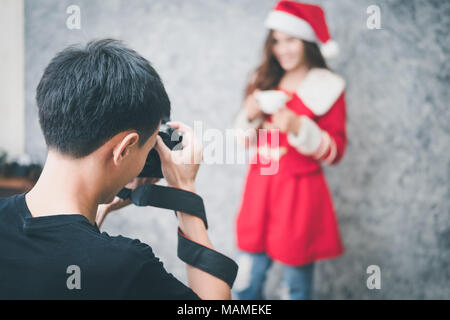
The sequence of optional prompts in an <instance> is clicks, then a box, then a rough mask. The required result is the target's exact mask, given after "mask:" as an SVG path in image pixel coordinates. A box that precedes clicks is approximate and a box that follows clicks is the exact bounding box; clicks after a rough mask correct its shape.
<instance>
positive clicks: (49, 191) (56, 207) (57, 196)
mask: <svg viewBox="0 0 450 320" xmlns="http://www.w3.org/2000/svg"><path fill="white" fill-rule="evenodd" d="M84 165H85V164H81V160H80V161H77V160H73V159H68V158H66V157H64V156H62V155H60V154H57V153H54V152H49V155H48V157H47V161H46V163H45V166H44V169H43V171H42V174H41V176H40V177H39V180H38V182H37V183H36V185H35V186H34V187H33V189H31V190H30V192H28V193H27V194H26V196H25V200H26V203H27V206H28V208H29V210H30V212H31V215H32V216H33V217H41V216H52V215H61V214H81V215H83V216H85V217H86V218H87V219H88V220H89V221H90V222H91V223H92V224H94V222H95V216H96V214H97V207H98V198H99V195H98V193H97V192H96V188H95V183H94V181H95V177H89V176H88V175H83V173H82V172H81V171H82V167H83V166H84ZM80 172H81V173H80Z"/></svg>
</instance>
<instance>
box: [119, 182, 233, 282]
mask: <svg viewBox="0 0 450 320" xmlns="http://www.w3.org/2000/svg"><path fill="white" fill-rule="evenodd" d="M117 196H118V197H119V198H122V199H128V198H129V199H130V200H131V202H132V203H133V204H135V205H136V206H140V207H142V206H153V207H158V208H163V209H171V210H174V211H175V213H176V211H180V212H183V213H187V214H190V215H193V216H196V217H199V218H200V219H202V221H203V223H204V224H205V227H206V229H208V222H207V220H206V213H205V206H204V205H203V199H202V198H201V197H200V196H199V195H197V194H195V193H193V192H189V191H186V190H181V189H177V188H171V187H164V186H158V185H154V184H144V185H141V186H139V187H137V188H136V189H135V190H130V189H127V188H123V189H122V190H121V191H120V192H119V193H118V194H117ZM177 254H178V258H180V259H181V260H182V261H184V262H185V263H187V264H189V265H191V266H193V267H196V268H199V269H200V270H203V271H205V272H207V273H209V274H211V275H213V276H215V277H217V278H219V279H221V280H223V281H225V282H226V283H227V284H228V285H229V286H230V287H232V286H233V282H234V280H235V278H236V275H237V270H238V266H237V264H236V262H234V261H233V260H232V259H230V258H229V257H227V256H225V255H223V254H221V253H219V252H217V251H215V250H212V249H210V248H208V247H205V246H203V245H201V244H199V243H196V242H194V241H192V240H191V239H189V238H188V237H187V236H186V235H185V234H184V233H183V231H182V230H181V229H180V228H178V249H177Z"/></svg>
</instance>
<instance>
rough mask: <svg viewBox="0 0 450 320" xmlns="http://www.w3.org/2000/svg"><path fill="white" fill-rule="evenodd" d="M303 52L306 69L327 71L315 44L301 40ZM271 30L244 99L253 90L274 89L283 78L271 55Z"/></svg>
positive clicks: (272, 42) (279, 66) (280, 69)
mask: <svg viewBox="0 0 450 320" xmlns="http://www.w3.org/2000/svg"><path fill="white" fill-rule="evenodd" d="M302 41H303V44H304V50H305V60H306V63H307V64H308V68H310V69H311V68H325V69H328V66H327V63H326V61H325V59H324V57H323V56H322V53H321V52H320V49H319V46H318V45H317V43H315V42H309V41H305V40H302ZM274 43H275V39H274V38H273V30H270V31H269V34H268V35H267V37H266V40H265V42H264V49H263V61H262V63H261V65H260V66H259V67H258V68H256V69H255V71H254V72H253V73H252V79H250V81H249V82H248V84H247V87H246V89H245V97H247V96H248V95H249V94H251V93H252V92H253V91H254V90H255V89H260V90H271V89H276V88H277V86H278V84H279V83H280V80H281V78H282V77H283V75H284V73H285V71H284V70H283V68H282V67H281V65H280V63H279V62H278V60H277V59H276V58H275V56H274V54H273V50H272V48H273V45H274Z"/></svg>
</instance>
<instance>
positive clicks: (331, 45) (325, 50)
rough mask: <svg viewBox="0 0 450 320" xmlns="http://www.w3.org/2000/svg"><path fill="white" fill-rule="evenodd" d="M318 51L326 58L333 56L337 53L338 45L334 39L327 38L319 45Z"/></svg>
mask: <svg viewBox="0 0 450 320" xmlns="http://www.w3.org/2000/svg"><path fill="white" fill-rule="evenodd" d="M320 52H321V53H322V55H323V56H324V57H325V58H327V59H331V58H335V57H337V56H338V55H339V45H338V43H337V42H336V41H334V40H328V41H327V42H326V43H324V44H322V45H321V46H320Z"/></svg>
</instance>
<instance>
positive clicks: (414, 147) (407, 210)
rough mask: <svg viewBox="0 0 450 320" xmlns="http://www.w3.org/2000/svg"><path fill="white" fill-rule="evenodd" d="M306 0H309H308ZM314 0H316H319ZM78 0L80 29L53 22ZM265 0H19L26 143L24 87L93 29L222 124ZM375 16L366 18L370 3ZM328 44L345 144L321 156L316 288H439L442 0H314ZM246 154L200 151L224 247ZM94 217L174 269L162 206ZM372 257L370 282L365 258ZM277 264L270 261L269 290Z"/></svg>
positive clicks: (446, 265) (429, 292) (445, 210)
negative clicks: (240, 157)
mask: <svg viewBox="0 0 450 320" xmlns="http://www.w3.org/2000/svg"><path fill="white" fill-rule="evenodd" d="M314 2H318V1H314ZM322 2H323V1H322ZM71 4H77V5H79V6H80V7H81V19H82V20H81V23H82V25H81V27H82V28H81V30H68V29H67V28H66V19H67V16H68V15H67V14H66V8H67V7H68V6H69V5H71ZM273 4H274V1H273V0H263V1H262V0H232V1H211V0H188V1H181V0H170V1H162V0H148V1H137V0H129V1H125V0H122V1H121V0H108V1H100V0H85V1H75V0H71V1H68V0H62V1H56V0H27V1H26V6H25V14H26V29H25V30H26V34H25V39H26V127H27V131H26V137H27V141H26V150H27V152H29V153H30V154H32V155H34V156H36V157H39V158H40V159H41V160H43V159H45V152H46V151H45V145H44V142H43V138H42V135H41V133H40V129H39V125H38V121H37V113H36V106H35V102H34V92H35V88H36V85H37V83H38V81H39V78H40V76H41V74H42V72H43V68H44V67H45V66H46V64H47V63H48V62H49V60H50V59H51V57H52V56H53V55H54V54H55V53H56V52H57V51H59V50H61V49H62V48H64V47H65V46H67V45H69V44H72V43H79V42H86V41H87V40H90V39H92V38H102V37H114V38H119V39H123V40H125V41H126V42H127V43H128V44H129V45H130V46H131V47H133V48H134V49H136V50H137V51H138V52H140V53H141V54H143V55H144V56H145V57H146V58H148V59H149V60H150V61H151V62H152V63H153V65H154V66H155V67H156V69H157V70H158V72H159V73H160V74H161V76H162V78H163V80H164V82H165V85H166V88H167V90H168V92H169V95H170V97H171V100H172V104H173V110H174V112H173V118H174V119H179V120H182V121H184V122H187V123H189V124H193V122H194V121H195V120H200V121H203V123H204V128H219V129H221V130H224V129H225V128H228V127H230V126H231V122H232V119H233V116H234V115H235V113H236V112H237V111H238V109H239V108H240V104H241V98H242V91H243V86H244V82H245V78H246V76H247V73H248V72H249V71H250V70H251V69H252V68H254V67H255V66H256V65H257V63H258V61H259V57H260V51H261V50H260V49H261V47H262V41H263V39H264V37H265V30H264V27H263V21H264V19H265V16H266V14H267V13H268V12H269V10H270V9H271V7H272V6H273ZM371 4H376V5H378V6H379V7H380V8H381V26H382V29H381V30H369V29H368V28H367V27H366V20H367V17H368V14H367V13H366V9H367V7H368V6H369V5H371ZM323 6H324V8H325V9H326V12H327V16H328V21H329V25H330V27H331V33H332V35H333V36H334V38H336V40H337V41H338V42H339V43H340V46H341V55H340V57H339V58H338V59H336V60H333V61H330V64H331V66H332V68H333V69H334V70H336V71H337V72H338V73H340V74H342V75H343V76H344V77H345V78H346V79H347V82H348V89H347V102H348V126H347V128H348V135H349V144H348V149H347V154H346V156H345V158H344V160H343V162H342V163H341V164H339V166H337V167H331V168H326V174H327V178H328V183H329V186H330V188H331V190H332V192H333V197H334V204H335V207H336V210H337V212H338V219H339V223H340V229H341V233H342V236H343V240H344V244H345V247H346V254H345V255H344V256H343V257H341V258H339V259H335V260H328V261H323V262H319V263H318V266H317V269H316V270H317V273H316V278H315V287H316V293H315V297H316V298H322V299H347V298H350V299H373V298H376V299H393V298H396V299H403V298H447V299H449V298H450V293H449V286H450V271H449V270H450V261H449V260H450V219H449V218H450V216H449V210H450V192H449V180H450V170H449V166H450V152H449V150H448V147H449V145H450V143H449V142H450V125H449V121H450V113H449V103H448V101H450V97H449V90H448V87H449V83H450V65H449V54H450V44H449V41H448V36H449V30H450V2H449V1H440V0H435V1H409V0H404V1H400V0H399V1H372V0H370V1H368V0H364V1H352V0H339V1H327V2H325V3H324V4H323ZM245 172H246V166H245V165H203V166H202V168H201V169H200V173H199V176H198V182H197V188H198V192H199V193H200V194H201V195H202V196H203V198H204V201H205V205H206V209H207V212H208V217H209V220H210V236H211V238H212V241H213V243H214V245H215V246H216V247H217V248H218V249H219V250H221V251H223V252H225V253H227V254H229V255H234V254H235V245H234V232H233V223H234V218H235V214H236V211H237V209H238V205H239V201H240V196H241V192H242V187H243V181H244V180H243V179H244V175H245ZM104 230H105V231H107V232H109V233H110V234H123V235H126V236H129V237H136V238H139V239H141V240H142V241H144V242H147V243H149V244H150V245H152V247H153V248H154V250H155V251H156V253H157V254H158V255H159V256H160V257H161V259H162V260H163V261H165V265H166V268H167V269H168V270H170V271H171V272H172V273H174V274H175V275H176V276H177V277H179V278H181V279H183V280H185V279H186V278H185V270H184V266H183V264H182V263H181V262H180V261H178V259H177V258H176V253H175V252H176V250H175V248H176V235H175V232H176V220H175V218H174V216H173V214H172V213H171V212H170V211H167V212H165V211H162V210H157V209H148V208H126V209H124V210H122V211H121V212H118V213H115V214H113V215H111V216H110V217H109V220H107V221H106V223H105V225H104ZM372 264H376V265H379V266H380V268H381V279H382V280H381V281H382V283H381V285H382V287H381V289H380V290H369V289H368V288H367V287H366V279H367V277H368V275H367V274H366V268H367V266H369V265H372ZM279 281H280V268H279V266H275V267H274V268H273V270H272V271H271V273H270V278H269V284H268V286H267V290H266V291H267V293H268V296H269V297H271V298H277V297H278V293H279V286H278V282H279Z"/></svg>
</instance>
